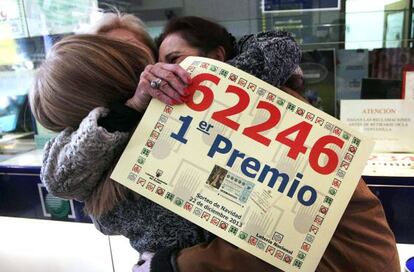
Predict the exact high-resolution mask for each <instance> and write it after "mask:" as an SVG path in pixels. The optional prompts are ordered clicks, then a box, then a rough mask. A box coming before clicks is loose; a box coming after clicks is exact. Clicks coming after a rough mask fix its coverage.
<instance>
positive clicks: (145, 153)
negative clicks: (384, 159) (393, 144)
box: [111, 57, 373, 271]
mask: <svg viewBox="0 0 414 272" xmlns="http://www.w3.org/2000/svg"><path fill="white" fill-rule="evenodd" d="M181 65H182V66H183V67H184V68H185V69H186V70H187V71H188V72H189V73H191V76H192V85H191V86H190V87H189V89H190V91H193V92H194V94H193V97H192V99H190V102H188V103H187V104H184V105H179V106H168V105H165V104H163V103H161V102H159V101H157V100H155V99H153V100H152V102H151V104H150V106H149V107H148V109H147V111H146V112H145V115H144V117H143V119H142V120H141V122H140V124H139V126H138V128H137V129H136V131H135V132H134V134H133V136H132V138H131V140H130V142H129V143H128V145H127V147H126V149H125V151H124V153H123V154H122V156H121V158H120V160H119V162H118V164H117V166H116V168H115V170H114V171H113V173H112V176H111V178H112V179H114V180H116V181H118V182H120V183H121V184H123V185H125V186H126V187H128V188H130V189H132V190H134V191H136V192H138V193H139V194H141V195H143V196H145V197H147V198H149V199H151V200H152V201H154V202H156V203H158V204H160V205H161V206H164V207H166V208H168V209H169V210H171V211H173V212H175V213H177V214H179V215H181V216H183V217H185V218H186V219H188V220H190V221H192V222H194V223H195V224H198V225H199V226H201V227H203V228H204V229H206V230H208V231H210V232H212V233H214V234H216V235H217V236H219V237H221V238H223V239H225V240H227V241H229V242H230V243H232V244H234V245H235V246H237V247H240V248H242V249H244V250H246V251H248V252H250V253H251V254H253V255H256V256H257V257H259V258H261V259H263V260H264V261H266V262H268V263H270V264H272V265H274V266H276V267H278V268H280V269H282V270H284V271H314V270H315V268H316V267H317V265H318V263H319V261H320V258H321V257H322V255H323V253H324V251H325V249H326V247H327V245H328V243H329V241H330V239H331V237H332V234H333V232H334V231H335V228H336V226H337V224H338V222H339V220H340V218H341V216H342V214H343V212H344V210H345V208H346V206H347V204H348V202H349V200H350V198H351V196H352V194H353V191H354V190H355V187H356V185H357V183H358V181H359V179H360V175H361V173H362V170H363V168H364V166H365V163H366V161H367V159H368V157H369V154H370V151H371V149H372V146H373V142H372V141H371V140H368V139H367V138H366V137H364V136H363V135H361V134H360V133H358V132H355V131H353V130H351V129H349V127H347V126H346V125H344V124H343V123H341V122H340V121H338V120H337V119H335V118H333V117H331V116H329V115H327V114H325V113H323V112H321V111H319V110H317V109H315V108H313V107H311V106H310V105H308V104H306V103H303V102H301V101H299V100H297V99H295V98H293V97H291V96H289V95H287V94H286V93H284V92H282V91H280V90H278V89H277V88H275V87H273V86H271V85H269V84H267V83H265V82H263V81H261V80H259V79H256V78H254V77H252V76H251V75H249V74H247V73H245V72H242V71H241V70H238V69H236V68H234V67H232V66H229V65H227V64H225V63H221V62H218V61H215V60H211V59H206V58H200V57H189V58H187V59H186V60H185V61H184V62H183V63H182V64H181ZM183 231H185V230H183Z"/></svg>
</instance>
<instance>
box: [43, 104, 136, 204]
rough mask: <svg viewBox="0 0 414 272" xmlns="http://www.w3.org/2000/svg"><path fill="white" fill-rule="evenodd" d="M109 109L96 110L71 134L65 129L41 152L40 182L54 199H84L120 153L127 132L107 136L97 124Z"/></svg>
mask: <svg viewBox="0 0 414 272" xmlns="http://www.w3.org/2000/svg"><path fill="white" fill-rule="evenodd" d="M108 112H109V110H108V109H105V108H102V107H101V108H96V109H94V110H93V111H91V112H90V113H89V115H88V116H87V117H85V119H83V120H82V122H81V124H80V126H79V128H78V129H77V130H76V131H73V129H72V128H66V129H65V130H64V131H62V132H61V133H59V134H58V136H56V137H55V138H53V139H51V140H50V141H49V142H48V143H47V144H46V146H45V148H44V152H43V164H42V169H41V172H40V179H41V180H42V182H43V183H44V184H45V186H46V188H47V190H48V191H49V192H50V193H52V194H53V195H55V196H58V197H61V198H66V199H76V200H79V201H84V200H86V199H87V198H88V197H89V196H90V195H91V193H92V191H93V189H94V188H95V187H96V185H97V184H98V183H99V182H100V181H101V180H102V178H103V176H104V174H105V172H106V170H107V169H108V168H109V167H110V166H111V165H112V164H113V161H114V159H115V157H116V156H117V155H118V154H119V153H120V152H122V150H123V148H124V147H125V144H126V143H127V140H128V133H126V132H114V133H108V132H107V131H106V129H104V128H103V127H99V126H98V125H97V120H98V119H99V118H100V117H103V116H106V115H107V114H108Z"/></svg>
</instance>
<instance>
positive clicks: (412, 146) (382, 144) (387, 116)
mask: <svg viewBox="0 0 414 272" xmlns="http://www.w3.org/2000/svg"><path fill="white" fill-rule="evenodd" d="M340 116H341V121H343V122H345V123H346V124H348V125H349V126H350V127H352V128H354V129H357V130H359V131H360V132H363V133H365V134H367V135H370V136H371V137H372V138H373V139H374V140H375V147H374V151H376V152H414V100H413V101H409V100H395V99H385V100H371V99H370V100H341V115H340Z"/></svg>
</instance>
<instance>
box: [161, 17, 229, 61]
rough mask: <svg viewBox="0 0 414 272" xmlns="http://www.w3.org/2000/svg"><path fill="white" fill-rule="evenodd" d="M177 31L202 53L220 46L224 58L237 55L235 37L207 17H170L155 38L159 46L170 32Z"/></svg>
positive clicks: (205, 53) (227, 58)
mask: <svg viewBox="0 0 414 272" xmlns="http://www.w3.org/2000/svg"><path fill="white" fill-rule="evenodd" d="M174 33H179V34H180V35H181V37H182V38H183V39H184V40H185V41H186V42H187V43H188V44H189V45H190V46H192V47H194V48H197V49H199V50H200V51H201V52H202V53H203V54H204V55H207V54H208V53H210V52H211V51H213V50H215V49H217V48H218V47H219V46H222V47H223V48H224V50H225V53H226V56H225V57H226V60H229V59H232V58H234V57H235V56H236V55H237V50H236V46H235V44H236V39H235V38H234V37H233V35H231V34H230V33H229V32H228V31H227V29H226V28H224V27H223V26H221V25H219V24H216V23H214V22H212V21H209V20H207V19H204V18H201V17H197V16H183V17H175V18H173V19H171V20H170V21H169V22H168V23H167V25H166V26H165V27H164V31H163V32H162V33H161V35H160V36H159V37H158V38H157V39H156V44H157V47H158V48H159V47H160V45H161V43H162V41H163V40H164V39H165V38H166V37H167V36H168V35H170V34H174Z"/></svg>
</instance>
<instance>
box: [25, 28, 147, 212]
mask: <svg viewBox="0 0 414 272" xmlns="http://www.w3.org/2000/svg"><path fill="white" fill-rule="evenodd" d="M153 62H154V56H152V55H149V54H148V50H147V49H146V50H143V48H139V47H137V46H134V45H132V44H129V43H125V42H122V41H118V40H113V39H108V38H105V37H104V36H99V35H73V36H69V37H66V38H64V39H62V40H61V41H60V42H58V43H56V44H55V45H54V46H53V47H52V49H51V51H50V52H49V54H48V56H47V58H46V60H45V62H44V63H43V64H42V65H41V67H40V68H39V69H38V71H37V74H36V77H35V83H34V87H33V89H32V90H31V91H30V93H29V100H30V106H31V109H32V112H33V114H34V116H35V118H36V119H37V120H38V121H39V123H40V124H42V125H43V126H44V127H46V128H48V129H50V130H53V131H56V132H59V131H62V130H63V129H65V128H67V127H71V128H73V129H77V128H78V126H79V124H80V123H81V121H82V120H83V119H84V118H85V117H86V116H87V115H88V114H89V112H90V111H91V110H93V109H94V108H96V107H101V106H103V107H108V106H109V105H110V104H111V103H113V102H116V101H119V102H125V101H126V100H127V99H129V98H130V97H132V96H133V95H134V93H135V90H136V87H137V85H138V81H139V76H140V74H141V72H142V71H143V70H144V68H145V66H146V65H148V64H150V63H153ZM114 163H115V162H114ZM103 170H104V171H105V172H106V173H107V177H106V178H105V179H104V180H103V181H102V182H100V184H99V185H98V186H97V188H95V189H94V192H93V193H92V195H91V197H89V198H88V199H87V201H85V206H86V209H87V211H88V213H89V214H91V215H93V216H99V215H102V214H104V213H106V212H107V211H109V210H110V209H112V208H113V207H114V206H115V205H116V204H117V203H118V202H119V201H121V200H123V199H125V198H126V195H127V189H126V188H125V187H123V186H122V185H120V184H118V183H116V182H114V181H112V180H110V178H109V174H110V172H111V170H112V169H103Z"/></svg>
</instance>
